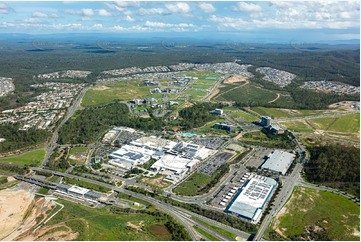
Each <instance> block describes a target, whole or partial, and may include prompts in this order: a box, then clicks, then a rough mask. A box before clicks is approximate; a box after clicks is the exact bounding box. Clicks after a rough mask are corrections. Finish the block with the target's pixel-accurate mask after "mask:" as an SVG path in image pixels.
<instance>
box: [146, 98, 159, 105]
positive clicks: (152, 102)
mask: <svg viewBox="0 0 361 242" xmlns="http://www.w3.org/2000/svg"><path fill="white" fill-rule="evenodd" d="M143 103H144V104H147V105H148V104H149V105H157V104H158V101H157V99H155V98H153V97H147V98H144V100H143Z"/></svg>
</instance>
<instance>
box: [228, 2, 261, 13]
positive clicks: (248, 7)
mask: <svg viewBox="0 0 361 242" xmlns="http://www.w3.org/2000/svg"><path fill="white" fill-rule="evenodd" d="M232 10H233V11H241V12H261V11H262V8H261V6H259V5H257V4H253V3H246V2H239V3H237V5H236V6H234V7H233V8H232Z"/></svg>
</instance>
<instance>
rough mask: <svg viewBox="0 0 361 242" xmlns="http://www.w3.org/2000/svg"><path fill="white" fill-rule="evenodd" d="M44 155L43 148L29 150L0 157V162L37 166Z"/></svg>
mask: <svg viewBox="0 0 361 242" xmlns="http://www.w3.org/2000/svg"><path fill="white" fill-rule="evenodd" d="M44 157H45V150H43V149H40V150H34V151H29V152H26V153H24V154H21V155H17V156H11V157H6V158H0V163H8V164H14V165H20V166H25V165H29V166H39V165H40V163H41V162H42V161H43V159H44Z"/></svg>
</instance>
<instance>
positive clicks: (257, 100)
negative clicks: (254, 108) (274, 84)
mask: <svg viewBox="0 0 361 242" xmlns="http://www.w3.org/2000/svg"><path fill="white" fill-rule="evenodd" d="M276 97H277V93H276V92H274V91H270V90H266V89H264V88H261V87H257V86H254V85H252V84H247V85H241V86H237V85H225V86H224V87H222V88H221V89H220V94H218V95H217V96H216V97H215V98H214V99H215V100H216V101H233V102H238V103H242V104H245V105H246V106H248V105H249V104H253V105H254V104H264V103H267V102H269V101H272V100H274V99H275V98H276Z"/></svg>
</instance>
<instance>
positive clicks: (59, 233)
mask: <svg viewBox="0 0 361 242" xmlns="http://www.w3.org/2000/svg"><path fill="white" fill-rule="evenodd" d="M77 237H78V233H74V232H73V231H72V229H71V228H69V227H68V226H66V225H65V224H56V225H53V226H49V227H44V228H41V229H39V230H37V231H36V232H35V233H31V234H28V235H26V236H25V237H22V238H21V240H23V241H35V240H41V241H46V240H56V241H59V240H60V241H65V240H67V241H70V240H75V239H76V238H77Z"/></svg>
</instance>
